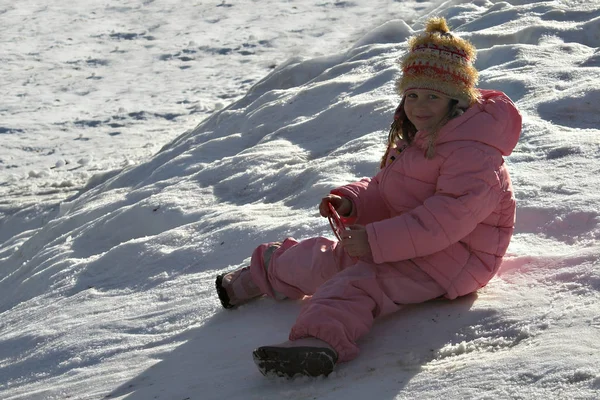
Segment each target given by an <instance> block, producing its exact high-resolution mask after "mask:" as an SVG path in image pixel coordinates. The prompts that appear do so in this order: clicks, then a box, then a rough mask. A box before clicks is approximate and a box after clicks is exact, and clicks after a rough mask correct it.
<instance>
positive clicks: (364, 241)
mask: <svg viewBox="0 0 600 400" xmlns="http://www.w3.org/2000/svg"><path fill="white" fill-rule="evenodd" d="M349 228H350V229H349V230H345V231H343V232H342V233H341V237H342V246H344V249H345V250H346V253H348V255H349V256H351V257H363V256H367V255H371V246H369V237H368V235H367V230H366V229H365V227H364V226H362V225H350V227H349Z"/></svg>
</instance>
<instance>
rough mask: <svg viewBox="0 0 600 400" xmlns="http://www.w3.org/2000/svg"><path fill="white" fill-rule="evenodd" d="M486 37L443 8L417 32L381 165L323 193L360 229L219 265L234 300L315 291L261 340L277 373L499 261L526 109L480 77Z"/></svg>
mask: <svg viewBox="0 0 600 400" xmlns="http://www.w3.org/2000/svg"><path fill="white" fill-rule="evenodd" d="M474 59H475V48H474V47H473V46H472V44H470V43H469V42H467V41H465V40H463V39H460V38H458V37H457V36H454V35H453V34H451V33H450V32H449V29H448V26H447V24H446V21H445V20H444V19H443V18H433V19H431V20H429V21H428V23H427V26H426V29H425V32H423V33H422V34H420V35H416V36H414V37H413V38H411V39H410V42H409V52H408V54H407V55H406V56H405V57H404V58H403V60H402V63H401V67H402V76H401V77H400V79H399V80H398V81H397V91H398V93H399V94H400V95H401V96H402V101H401V102H400V105H399V106H398V108H397V110H396V114H395V116H394V119H395V120H394V124H393V125H392V129H391V131H390V134H389V137H388V148H387V151H386V153H385V155H384V157H383V159H382V163H381V170H380V171H379V173H378V174H377V175H376V176H375V177H373V178H371V179H368V178H365V179H362V180H361V181H359V182H355V183H351V184H349V185H346V186H342V187H340V188H337V189H335V190H333V191H332V192H331V193H330V194H329V195H328V196H326V197H325V198H323V199H322V200H321V203H320V206H319V210H320V213H321V215H322V216H324V217H327V216H329V215H330V211H329V208H328V207H329V204H331V205H332V206H333V207H334V208H335V209H336V210H337V212H338V213H339V214H340V215H341V216H342V218H343V220H344V221H345V222H346V224H351V226H350V229H349V230H347V231H344V232H343V233H342V235H341V240H340V241H334V240H330V239H327V238H323V237H317V238H310V239H306V240H303V241H300V242H298V241H296V240H294V239H291V238H287V239H285V240H284V241H283V242H282V243H266V244H262V245H260V246H259V247H258V248H257V249H256V250H255V251H254V253H253V255H252V261H251V264H250V266H248V267H245V268H241V269H238V270H235V271H233V272H230V273H228V274H225V275H220V276H218V277H217V280H216V285H217V291H218V294H219V298H220V300H221V303H222V304H223V306H224V307H225V308H230V307H233V306H237V305H239V304H241V303H243V302H246V301H248V300H250V299H253V298H256V297H258V296H261V295H265V294H266V295H268V296H271V297H274V298H277V299H282V298H286V297H287V298H291V299H300V298H303V297H304V296H311V297H310V299H309V300H308V301H307V302H306V304H305V305H304V306H303V308H302V311H301V312H300V315H299V316H298V319H297V321H296V323H295V325H294V326H293V328H292V330H291V333H290V336H289V341H287V342H284V343H281V344H276V345H271V346H264V347H259V348H257V349H256V350H254V353H253V356H254V360H255V362H256V364H257V365H258V367H259V369H260V370H261V372H262V373H263V374H265V375H266V374H275V375H278V376H286V377H292V376H294V375H296V374H300V375H308V376H319V375H325V376H326V375H328V374H329V373H331V372H332V370H333V369H334V366H335V364H336V363H337V362H345V361H349V360H352V359H353V358H355V357H356V356H357V355H358V352H359V349H358V347H357V345H356V341H357V340H358V339H359V338H360V337H361V336H363V335H365V334H366V333H367V332H369V329H370V328H371V325H372V323H373V320H374V318H376V317H380V316H383V315H387V314H390V313H393V312H395V311H397V310H399V309H400V308H402V305H404V304H413V303H420V302H425V301H428V300H431V299H435V298H438V297H440V296H444V297H446V298H448V299H454V298H456V297H459V296H464V295H467V294H469V293H472V292H475V291H476V290H477V289H479V288H481V287H483V286H484V285H486V284H487V283H488V282H489V280H490V279H491V278H492V277H493V276H494V274H495V273H496V272H497V271H498V268H499V266H500V263H501V262H502V257H503V256H504V254H505V252H506V249H507V247H508V244H509V242H510V239H511V236H512V232H513V226H514V221H515V198H514V195H513V189H512V186H511V181H510V177H509V174H508V171H507V169H506V165H505V163H504V160H503V156H507V155H509V154H510V153H511V152H512V150H513V148H514V147H515V145H516V144H517V140H518V138H519V134H520V131H521V116H520V114H519V112H518V111H517V109H516V108H515V106H514V104H513V103H512V102H511V100H510V99H509V98H508V97H507V96H506V95H505V94H504V93H502V92H498V91H493V90H479V89H477V88H476V87H475V85H476V83H477V78H478V73H477V71H476V70H475V68H474V67H473V61H474Z"/></svg>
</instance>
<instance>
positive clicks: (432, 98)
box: [429, 94, 439, 100]
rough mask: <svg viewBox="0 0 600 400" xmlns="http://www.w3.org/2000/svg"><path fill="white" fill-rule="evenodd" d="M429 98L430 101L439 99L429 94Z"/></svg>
mask: <svg viewBox="0 0 600 400" xmlns="http://www.w3.org/2000/svg"><path fill="white" fill-rule="evenodd" d="M429 98H430V99H431V100H435V99H439V97H438V96H436V95H435V94H430V95H429Z"/></svg>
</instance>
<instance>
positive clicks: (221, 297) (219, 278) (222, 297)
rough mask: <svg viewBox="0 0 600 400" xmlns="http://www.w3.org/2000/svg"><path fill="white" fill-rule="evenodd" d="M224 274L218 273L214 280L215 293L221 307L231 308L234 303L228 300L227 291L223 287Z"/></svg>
mask: <svg viewBox="0 0 600 400" xmlns="http://www.w3.org/2000/svg"><path fill="white" fill-rule="evenodd" d="M224 276H225V275H218V276H217V280H216V281H215V286H216V287H217V295H218V296H219V300H220V301H221V305H222V306H223V308H227V309H229V308H233V307H234V305H233V304H231V303H230V302H229V296H228V295H227V291H226V290H225V288H224V287H223V277H224Z"/></svg>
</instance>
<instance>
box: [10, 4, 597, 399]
mask: <svg viewBox="0 0 600 400" xmlns="http://www.w3.org/2000/svg"><path fill="white" fill-rule="evenodd" d="M432 15H441V16H445V17H446V18H447V19H448V22H449V25H450V26H451V27H453V29H454V30H455V31H456V32H457V33H459V34H460V35H461V36H462V37H465V38H467V39H469V40H471V41H472V42H473V43H474V44H475V45H476V46H477V47H478V49H479V53H478V60H477V64H476V66H477V68H478V69H479V70H480V74H481V79H480V87H482V88H495V89H499V90H502V91H504V92H506V93H507V94H508V95H509V96H510V97H511V98H512V99H513V100H514V101H515V102H516V104H517V106H518V107H519V109H520V110H521V112H522V114H523V117H524V126H523V133H522V136H521V140H520V142H519V145H518V147H517V148H516V150H515V152H514V153H513V154H512V155H511V156H509V157H507V159H506V162H507V163H508V165H509V168H510V171H511V174H512V178H513V184H514V186H515V188H516V195H517V199H518V215H517V223H516V232H515V235H514V238H513V241H512V243H511V246H510V247H509V250H508V255H507V257H506V261H505V262H504V264H503V266H502V268H501V271H500V273H499V274H498V276H497V277H496V278H494V279H493V280H492V281H491V282H490V284H489V285H488V286H487V287H486V288H484V289H482V290H480V291H479V292H478V293H476V294H473V295H471V296H467V297H464V298H461V299H458V300H455V301H452V302H448V301H434V302H430V303H426V304H421V305H416V306H411V307H406V309H404V310H402V311H401V312H399V313H397V314H395V315H393V316H391V317H387V318H385V319H382V320H380V321H378V323H377V324H375V326H374V328H373V330H372V331H371V333H370V334H368V335H367V336H366V337H364V338H363V339H362V340H361V342H360V347H361V355H360V356H359V358H357V359H356V360H354V361H352V362H350V363H346V364H341V365H339V366H338V367H337V368H336V371H335V372H334V373H333V374H332V375H331V376H330V377H328V378H326V379H308V378H306V379H296V380H293V381H285V380H284V381H281V380H274V379H267V378H264V377H263V376H262V375H261V374H260V373H259V371H258V370H257V368H256V367H255V365H254V363H253V362H252V358H251V351H252V350H253V349H254V348H255V347H257V346H260V345H264V344H273V343H278V342H281V341H283V340H285V339H286V338H287V335H288V333H289V329H290V327H291V325H292V324H293V323H294V320H295V317H296V315H297V313H298V311H299V309H300V307H301V304H302V301H298V302H292V301H282V302H276V301H274V300H271V299H260V300H257V301H255V302H252V303H249V304H247V305H244V306H242V307H239V308H238V309H235V310H223V309H222V308H221V306H220V305H219V303H218V300H217V297H216V294H215V290H214V278H215V276H216V274H218V273H220V272H223V271H227V270H230V269H234V268H237V267H239V266H242V265H245V264H247V263H248V261H249V256H250V254H251V252H252V250H253V249H254V247H255V246H256V245H258V244H260V243H262V242H266V241H272V240H281V239H282V238H284V237H286V236H293V237H296V238H299V239H301V238H307V237H311V236H314V235H328V236H331V237H332V236H333V233H332V232H331V231H330V228H329V225H328V223H327V221H326V220H324V219H323V218H321V217H319V215H318V210H317V204H318V202H319V200H320V198H321V196H323V195H324V194H326V193H328V191H329V190H330V189H332V188H333V187H335V186H337V185H340V184H344V183H347V182H349V181H353V180H356V179H359V178H361V177H364V176H372V175H374V173H375V172H376V170H377V167H378V161H379V158H380V156H381V154H382V152H383V150H384V140H385V137H386V134H387V127H388V126H389V124H390V122H391V117H392V115H393V111H394V109H395V106H396V104H397V101H398V98H397V96H396V94H395V93H394V85H393V82H394V79H395V78H396V77H397V76H398V73H399V70H398V66H397V60H398V58H399V57H400V56H401V55H402V54H403V53H404V51H405V50H406V41H405V40H406V38H408V37H409V36H410V35H411V34H412V33H414V32H417V31H419V30H421V29H422V28H423V24H424V21H425V20H426V19H427V18H428V17H429V16H432ZM0 41H1V42H0V43H1V48H2V51H1V52H0V61H2V62H1V63H0V80H1V81H2V82H3V83H2V85H1V86H0V95H1V97H2V102H1V104H0V196H1V197H0V198H1V200H0V398H2V399H7V400H9V399H11V400H13V399H133V400H142V399H143V400H146V399H169V400H171V399H172V400H184V399H190V400H191V399H202V400H213V399H215V400H216V399H281V398H289V399H305V398H311V399H331V400H333V399H340V398H346V399H364V398H372V399H415V398H423V399H424V398H427V399H433V398H449V399H464V398H469V399H526V398H527V399H529V398H548V399H555V398H556V399H596V398H600V355H599V353H598V343H600V301H599V300H600V262H599V255H600V213H599V211H598V204H599V203H600V191H599V190H598V187H599V186H600V167H599V164H598V161H597V160H598V156H599V152H600V146H599V142H598V134H599V131H598V125H599V123H600V114H599V113H598V112H597V104H598V100H599V99H600V90H599V89H598V87H599V85H598V84H599V82H600V63H599V60H600V57H599V51H598V48H599V47H600V2H598V1H577V0H562V1H537V2H536V1H524V0H514V1H491V0H479V1H473V2H463V1H459V0H450V1H444V2H442V1H422V0H415V1H403V2H401V1H395V2H389V1H383V0H369V1H367V0H353V1H337V2H331V1H326V0H320V1H293V2H292V1H286V0H279V1H275V0H261V1H256V0H239V1H236V2H229V1H222V0H218V1H217V0H215V1H205V2H201V3H200V4H198V3H195V2H183V1H178V0H170V1H152V0H147V1H139V0H138V1H124V0H108V1H105V2H101V3H94V2H66V1H57V2H52V4H49V3H48V2H44V1H41V0H31V1H27V2H12V3H10V4H9V3H7V2H5V3H4V4H2V5H0Z"/></svg>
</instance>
